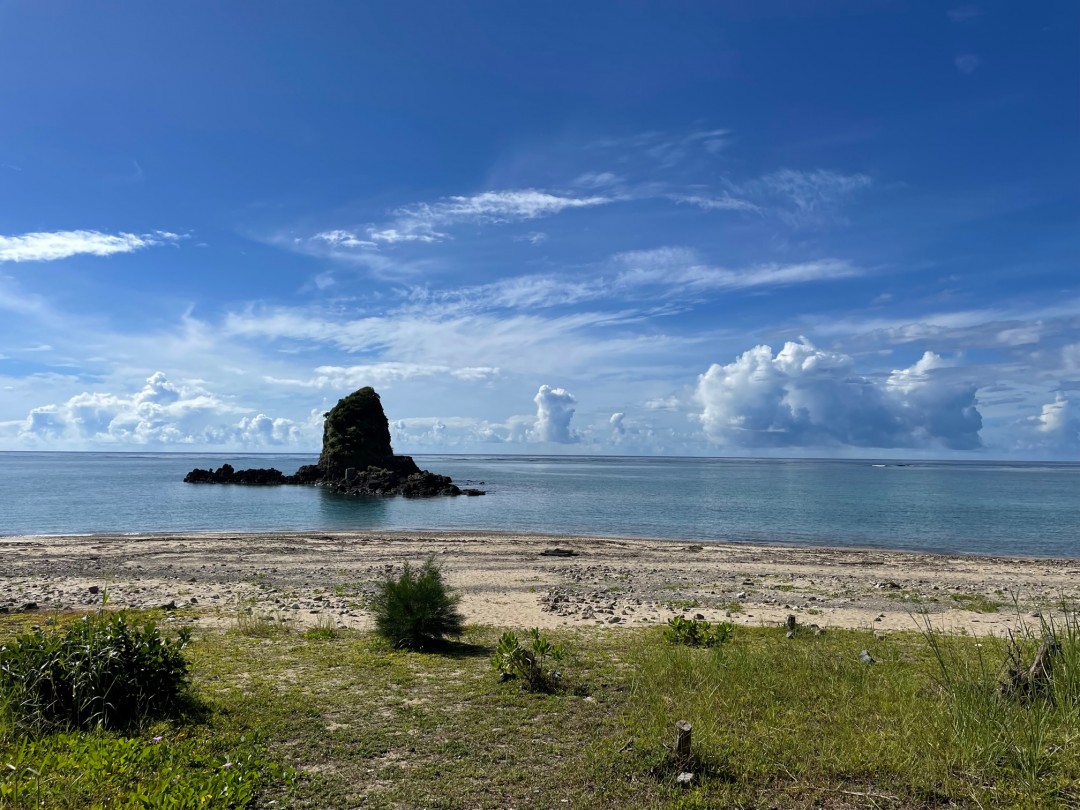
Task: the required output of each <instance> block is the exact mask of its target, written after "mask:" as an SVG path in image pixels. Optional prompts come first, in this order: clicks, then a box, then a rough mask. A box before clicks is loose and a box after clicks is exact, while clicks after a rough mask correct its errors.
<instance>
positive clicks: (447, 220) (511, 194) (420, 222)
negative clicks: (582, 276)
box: [312, 188, 614, 250]
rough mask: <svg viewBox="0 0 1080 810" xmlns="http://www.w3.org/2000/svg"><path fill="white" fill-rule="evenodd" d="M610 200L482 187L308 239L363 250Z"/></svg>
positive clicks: (439, 239)
mask: <svg viewBox="0 0 1080 810" xmlns="http://www.w3.org/2000/svg"><path fill="white" fill-rule="evenodd" d="M613 201H614V198H613V197H610V196H603V195H597V194H593V195H589V196H571V195H566V194H559V193H555V192H550V191H542V190H540V189H535V188H526V189H509V190H503V191H483V192H480V193H478V194H471V195H467V196H462V195H458V196H451V197H447V198H445V199H442V200H439V201H437V202H434V203H426V202H421V203H415V204H413V205H407V206H403V207H401V208H398V209H395V210H394V211H392V212H391V213H392V216H393V219H391V220H390V221H389V222H386V223H382V224H373V225H368V226H365V227H364V228H361V229H359V230H346V229H341V228H337V229H332V230H327V231H322V232H320V233H317V234H315V236H314V237H312V239H314V240H317V241H319V242H322V243H324V244H326V245H328V246H330V247H333V248H339V249H341V248H345V249H367V250H371V249H375V248H378V247H379V246H380V245H393V244H398V243H402V242H421V243H433V242H442V241H444V240H446V239H450V238H451V235H450V234H449V233H448V229H452V228H454V227H456V226H459V225H464V224H482V225H490V224H502V223H508V222H521V221H525V220H531V219H539V218H541V217H548V216H553V215H555V214H558V213H560V212H561V211H564V210H567V209H574V208H590V207H593V206H597V205H604V204H606V203H610V202H613Z"/></svg>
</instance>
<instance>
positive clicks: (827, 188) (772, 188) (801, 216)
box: [729, 169, 873, 228]
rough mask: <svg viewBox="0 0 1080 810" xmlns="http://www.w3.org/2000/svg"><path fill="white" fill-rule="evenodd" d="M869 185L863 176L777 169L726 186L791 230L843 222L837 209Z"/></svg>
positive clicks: (819, 170) (867, 179)
mask: <svg viewBox="0 0 1080 810" xmlns="http://www.w3.org/2000/svg"><path fill="white" fill-rule="evenodd" d="M872 184H873V181H871V179H870V178H869V177H868V176H867V175H865V174H843V173H841V172H835V171H830V170H828V169H815V170H813V171H798V170H795V169H780V170H778V171H775V172H771V173H770V174H766V175H764V176H763V177H760V178H758V179H757V180H751V181H749V182H747V183H743V184H741V185H739V184H729V185H731V189H732V191H733V192H734V193H735V194H737V195H740V196H747V197H749V198H750V199H751V200H754V201H756V202H757V203H758V204H759V205H760V206H761V207H762V208H763V209H766V210H769V211H770V212H771V213H773V214H774V215H776V216H777V217H779V218H780V219H781V220H783V221H784V222H786V223H787V224H789V225H791V226H792V227H798V228H814V227H820V226H824V225H828V224H831V223H836V222H840V223H842V222H844V218H843V217H842V216H841V215H840V209H841V206H842V205H843V204H844V203H846V202H847V201H848V200H849V199H850V198H851V197H852V196H853V195H854V194H856V193H857V192H859V191H862V190H863V189H866V188H869V187H870V186H871V185H872Z"/></svg>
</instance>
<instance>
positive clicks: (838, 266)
mask: <svg viewBox="0 0 1080 810" xmlns="http://www.w3.org/2000/svg"><path fill="white" fill-rule="evenodd" d="M615 261H616V263H618V264H620V265H622V266H624V267H625V268H626V269H625V270H623V271H622V272H620V273H619V274H618V275H617V276H616V277H615V279H614V282H613V286H615V287H621V288H634V287H647V286H653V285H665V286H669V287H672V288H678V289H684V290H689V291H704V290H723V289H743V288H749V287H764V286H786V285H789V284H804V283H808V282H812V281H828V280H832V279H841V278H852V277H854V276H860V275H862V274H863V271H862V270H861V269H860V268H858V267H855V266H854V265H852V264H851V263H850V262H847V261H844V260H842V259H819V260H816V261H810V262H798V263H795V264H762V265H756V266H751V267H747V268H743V269H740V270H729V269H726V268H723V267H715V266H710V265H708V264H705V263H703V262H701V261H700V260H699V259H698V257H697V255H696V254H695V253H694V252H693V251H690V250H687V249H686V248H657V249H655V250H638V251H629V252H627V253H621V254H618V255H617V256H616V257H615Z"/></svg>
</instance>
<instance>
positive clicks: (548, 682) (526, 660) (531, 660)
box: [491, 627, 566, 692]
mask: <svg viewBox="0 0 1080 810" xmlns="http://www.w3.org/2000/svg"><path fill="white" fill-rule="evenodd" d="M565 654H566V652H565V650H564V649H563V648H562V647H561V646H560V645H557V644H552V643H551V642H550V641H548V639H546V638H544V636H542V635H541V634H540V631H539V630H538V629H537V628H535V627H534V628H533V629H532V630H530V631H529V634H528V637H527V639H526V644H525V645H524V646H523V645H522V643H521V641H520V640H519V639H518V637H517V636H516V635H515V634H514V633H511V632H506V633H503V635H502V638H500V639H499V646H498V647H496V648H495V654H494V655H493V656H492V657H491V666H492V668H493V669H495V670H496V671H498V672H499V674H500V675H501V676H502V677H503V679H504V680H506V679H510V678H521V680H522V683H523V685H524V686H525V688H526V689H528V690H529V691H531V692H552V691H554V690H555V687H556V686H558V683H559V673H558V672H552V671H551V670H550V669H549V667H548V662H549V661H556V662H557V661H561V660H562V659H563V657H564V656H565Z"/></svg>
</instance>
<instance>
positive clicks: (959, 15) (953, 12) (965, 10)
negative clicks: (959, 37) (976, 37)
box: [945, 5, 982, 23]
mask: <svg viewBox="0 0 1080 810" xmlns="http://www.w3.org/2000/svg"><path fill="white" fill-rule="evenodd" d="M945 13H946V15H947V16H948V17H949V19H950V20H952V21H953V22H954V23H965V22H971V21H972V20H977V19H978V18H979V17H981V16H982V10H981V9H980V8H979V7H978V6H976V5H964V6H957V7H956V8H952V9H949V10H948V11H947V12H945Z"/></svg>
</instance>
